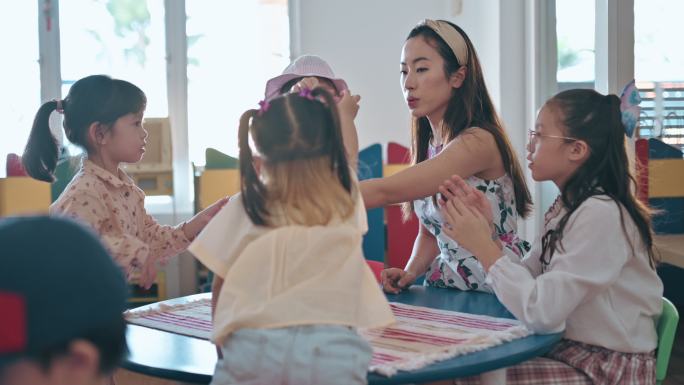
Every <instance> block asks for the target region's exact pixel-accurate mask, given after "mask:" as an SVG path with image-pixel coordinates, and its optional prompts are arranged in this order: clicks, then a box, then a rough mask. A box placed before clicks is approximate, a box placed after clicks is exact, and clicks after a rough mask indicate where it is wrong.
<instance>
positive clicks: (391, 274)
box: [380, 267, 416, 294]
mask: <svg viewBox="0 0 684 385" xmlns="http://www.w3.org/2000/svg"><path fill="white" fill-rule="evenodd" d="M380 280H381V281H382V288H383V290H385V291H386V292H388V293H393V294H398V293H399V292H400V291H402V290H403V289H405V288H407V287H409V286H411V284H412V283H413V282H415V281H416V275H415V274H413V273H411V272H409V271H405V270H402V269H397V268H396V267H391V268H389V269H385V270H383V271H382V272H381V273H380Z"/></svg>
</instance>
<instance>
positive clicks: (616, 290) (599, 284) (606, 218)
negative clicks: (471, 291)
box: [488, 195, 663, 353]
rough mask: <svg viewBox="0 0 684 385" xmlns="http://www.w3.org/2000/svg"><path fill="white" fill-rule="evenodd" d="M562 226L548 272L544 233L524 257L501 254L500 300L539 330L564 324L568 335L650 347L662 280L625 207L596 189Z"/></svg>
mask: <svg viewBox="0 0 684 385" xmlns="http://www.w3.org/2000/svg"><path fill="white" fill-rule="evenodd" d="M557 204H558V205H560V201H557ZM620 210H622V217H623V219H624V225H625V229H626V233H627V236H625V232H623V229H622V226H621V218H620ZM552 211H554V209H553V208H552ZM555 211H557V214H556V215H555V216H552V218H551V219H549V220H548V223H547V224H546V226H545V228H544V231H543V232H542V234H541V235H544V234H545V233H546V232H547V231H548V230H551V229H555V228H556V226H557V224H558V221H559V220H560V219H561V217H562V216H563V214H564V213H565V209H561V208H560V206H557V207H556V210H555ZM563 233H564V234H563V239H562V245H563V247H564V248H563V250H556V252H555V253H554V255H553V258H552V259H551V261H550V262H549V264H548V266H546V268H545V271H544V272H543V273H542V263H541V262H540V260H539V256H540V255H541V249H542V248H541V237H540V238H539V239H537V241H536V242H535V244H534V245H533V246H532V249H531V250H530V253H529V254H528V255H527V256H526V257H525V258H524V259H523V260H522V262H519V261H517V262H516V258H510V257H508V256H504V257H502V258H500V259H499V260H498V261H497V262H496V263H495V264H494V265H493V266H492V267H491V269H490V270H489V276H488V280H490V281H491V283H492V286H493V288H494V292H495V293H496V295H497V297H498V298H499V300H500V301H501V302H502V303H503V304H504V305H505V306H506V308H507V309H508V310H509V311H510V312H511V313H513V315H515V316H516V318H518V319H519V320H521V321H522V322H524V323H525V324H527V325H528V326H529V327H530V328H531V329H533V330H534V331H537V332H558V331H562V330H563V329H565V337H566V338H569V339H571V340H575V341H579V342H584V343H587V344H592V345H597V346H602V347H604V348H607V349H611V350H615V351H618V352H625V353H644V352H650V351H653V350H654V349H655V348H656V346H657V334H656V328H655V322H656V321H657V317H658V316H659V315H660V313H661V309H662V295H663V284H662V282H661V281H660V278H659V277H658V275H657V274H656V271H655V270H654V269H653V268H651V267H650V265H649V261H648V254H647V253H646V249H645V247H644V245H643V242H642V240H641V236H640V235H639V232H638V229H637V227H636V225H635V224H634V222H633V221H632V219H631V217H630V215H629V214H628V213H627V211H626V210H625V209H624V207H622V205H620V209H618V205H617V204H616V203H615V201H613V200H612V199H611V198H609V197H608V196H605V195H599V196H594V197H591V198H589V199H587V200H586V201H585V202H583V203H582V204H581V205H580V207H578V208H577V210H575V212H574V213H573V214H572V216H571V217H570V218H569V220H568V222H567V224H566V226H565V229H564V232H563ZM630 241H631V243H632V244H633V245H634V251H632V248H631V247H630ZM547 258H548V253H547Z"/></svg>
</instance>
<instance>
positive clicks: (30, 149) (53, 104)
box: [22, 100, 59, 182]
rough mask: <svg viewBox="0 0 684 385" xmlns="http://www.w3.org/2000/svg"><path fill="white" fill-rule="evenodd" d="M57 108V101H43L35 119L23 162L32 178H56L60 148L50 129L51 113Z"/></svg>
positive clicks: (43, 179) (44, 179)
mask: <svg viewBox="0 0 684 385" xmlns="http://www.w3.org/2000/svg"><path fill="white" fill-rule="evenodd" d="M56 110H57V101H55V100H51V101H49V102H45V103H43V105H42V106H40V108H39V109H38V112H37V113H36V117H35V118H34V120H33V126H32V127H31V134H30V135H29V139H28V143H27V144H26V148H25V149H24V154H23V156H22V163H23V164H24V168H25V169H26V172H27V173H28V174H29V176H31V177H32V178H35V179H38V180H42V181H45V182H53V181H54V180H55V177H54V175H53V174H54V171H55V167H57V159H58V156H59V149H58V143H57V139H56V138H55V137H54V135H52V131H50V114H51V113H52V112H53V111H56Z"/></svg>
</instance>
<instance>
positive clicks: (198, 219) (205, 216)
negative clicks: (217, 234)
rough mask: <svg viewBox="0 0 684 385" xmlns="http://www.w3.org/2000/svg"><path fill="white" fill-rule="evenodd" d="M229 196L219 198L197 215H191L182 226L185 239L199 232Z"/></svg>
mask: <svg viewBox="0 0 684 385" xmlns="http://www.w3.org/2000/svg"><path fill="white" fill-rule="evenodd" d="M229 199H230V198H229V197H225V198H221V199H219V200H218V201H216V202H214V203H213V204H212V205H211V206H209V207H207V208H206V209H204V210H202V211H200V212H199V213H198V214H197V215H195V216H194V217H192V219H190V220H189V221H187V222H186V223H185V226H183V232H185V237H186V238H187V239H190V240H192V239H194V238H195V237H196V236H197V234H199V232H200V231H202V229H203V228H204V226H206V225H207V223H209V221H210V220H211V218H213V217H214V215H216V213H218V212H219V211H220V210H221V208H223V206H225V205H226V203H228V200H229Z"/></svg>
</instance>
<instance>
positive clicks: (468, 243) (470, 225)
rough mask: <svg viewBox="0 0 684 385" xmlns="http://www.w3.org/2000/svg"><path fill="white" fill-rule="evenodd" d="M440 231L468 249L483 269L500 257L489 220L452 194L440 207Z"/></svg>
mask: <svg viewBox="0 0 684 385" xmlns="http://www.w3.org/2000/svg"><path fill="white" fill-rule="evenodd" d="M440 211H441V213H442V218H443V219H444V226H443V227H442V231H443V232H444V233H445V234H446V235H447V236H449V237H450V238H451V239H453V240H455V241H456V242H458V244H459V245H460V246H462V247H464V248H465V249H467V250H469V251H470V252H471V253H473V255H474V256H475V257H476V258H477V259H478V260H479V261H480V263H482V266H483V267H484V268H485V271H488V270H489V267H490V266H491V265H493V264H494V262H496V260H497V259H499V257H501V254H502V253H501V248H500V246H499V245H497V243H496V242H494V241H493V240H492V232H491V222H490V221H489V220H488V219H487V218H485V217H484V215H482V214H481V213H480V211H479V210H478V209H476V208H474V207H472V206H468V205H467V204H466V203H465V202H464V201H463V200H462V199H461V198H460V197H458V196H453V197H451V198H449V200H448V201H447V202H445V203H443V204H442V205H441V207H440Z"/></svg>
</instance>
